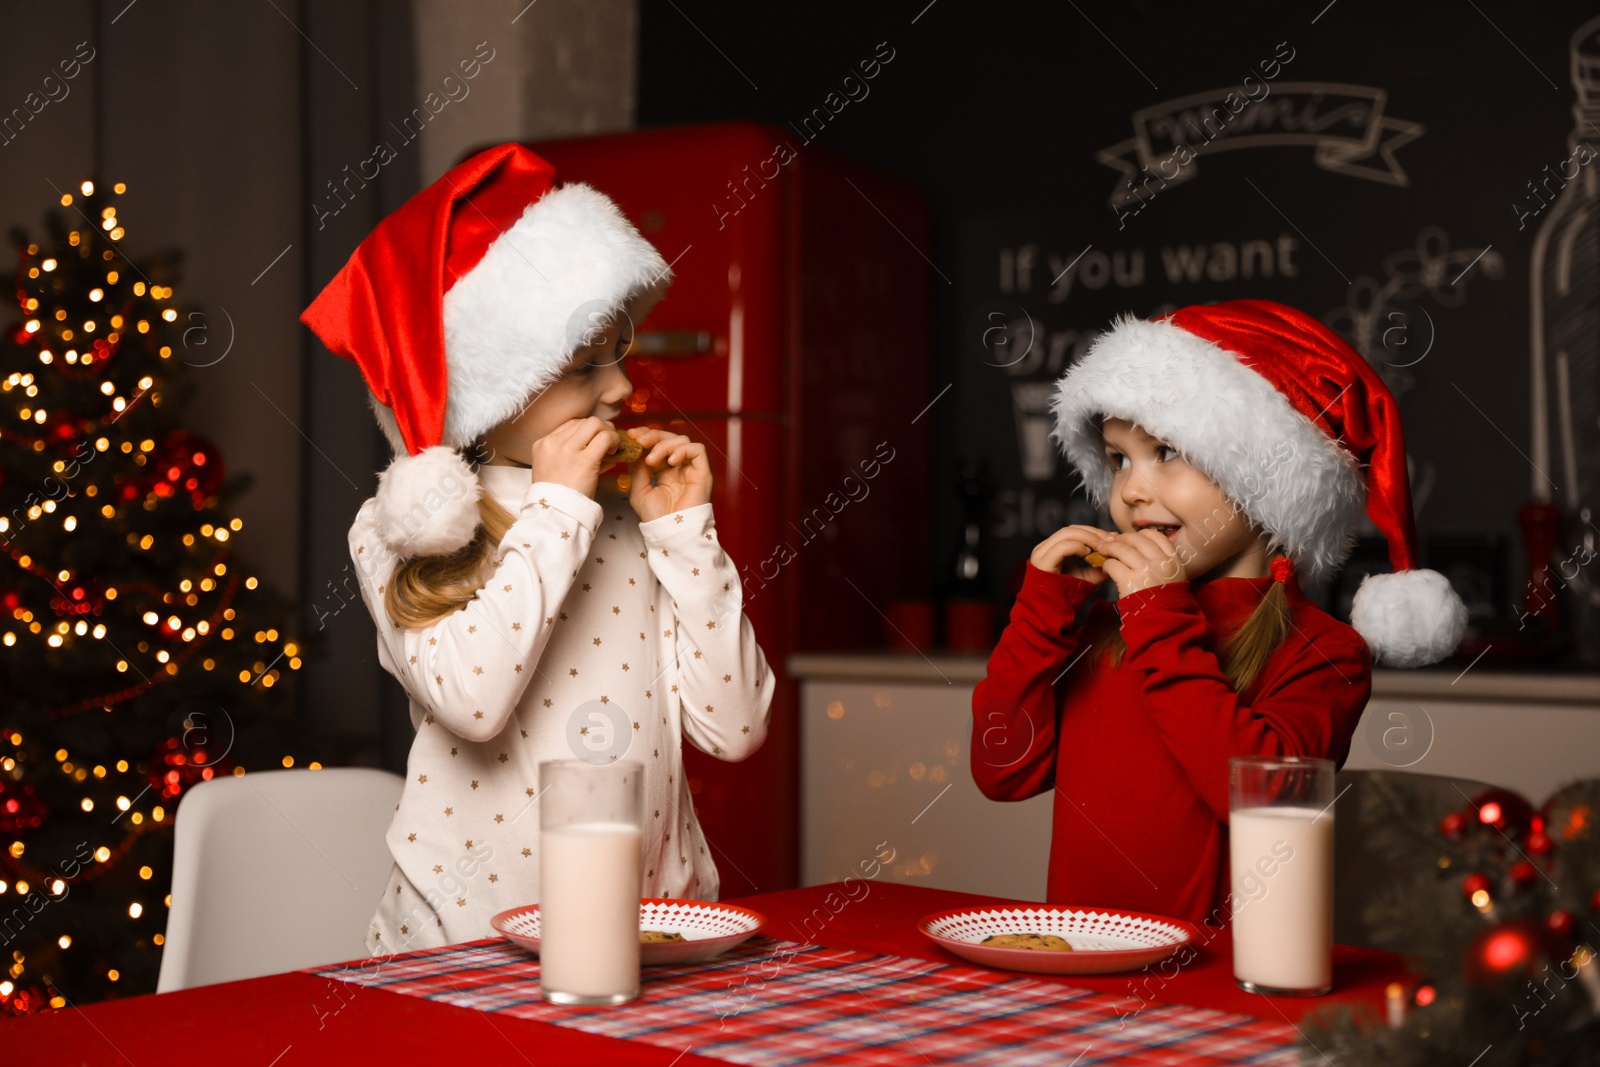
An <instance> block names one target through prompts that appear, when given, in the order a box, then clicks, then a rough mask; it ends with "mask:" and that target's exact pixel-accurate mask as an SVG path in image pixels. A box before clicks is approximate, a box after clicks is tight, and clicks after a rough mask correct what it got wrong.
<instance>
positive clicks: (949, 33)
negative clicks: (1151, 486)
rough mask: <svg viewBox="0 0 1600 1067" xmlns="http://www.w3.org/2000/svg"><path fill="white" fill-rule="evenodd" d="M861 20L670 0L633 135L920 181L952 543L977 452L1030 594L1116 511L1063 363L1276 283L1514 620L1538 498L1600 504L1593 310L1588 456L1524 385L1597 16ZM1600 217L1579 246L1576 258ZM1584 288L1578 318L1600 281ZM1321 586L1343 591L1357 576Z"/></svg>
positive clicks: (954, 5) (944, 0) (651, 37)
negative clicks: (1550, 232)
mask: <svg viewBox="0 0 1600 1067" xmlns="http://www.w3.org/2000/svg"><path fill="white" fill-rule="evenodd" d="M864 7H865V5H849V6H845V5H822V4H796V3H778V4H763V5H759V6H754V5H752V6H745V5H732V4H713V3H693V2H689V0H679V2H678V3H675V4H648V3H647V4H645V5H643V12H642V21H641V47H640V57H641V70H640V79H639V121H640V123H641V125H654V124H676V123H688V122H705V121H720V120H727V119H754V120H761V121H767V122H772V123H776V124H778V125H781V126H784V127H786V128H788V129H790V130H791V131H793V133H794V137H795V139H796V143H797V144H807V145H810V144H814V145H816V146H818V147H822V148H826V149H828V150H830V151H834V152H838V153H842V154H845V155H849V156H852V157H855V158H858V159H860V160H862V161H864V162H867V163H870V164H872V165H874V166H877V167H880V168H883V169H885V170H888V171H891V172H894V173H896V174H899V175H901V176H903V177H906V178H908V179H910V180H911V181H913V182H915V183H916V184H917V185H918V186H920V187H921V188H922V189H923V190H924V191H925V192H926V194H927V196H928V199H929V203H930V207H931V210H932V219H933V229H934V235H935V237H934V247H933V250H932V253H931V255H930V258H931V260H932V265H931V268H930V271H929V284H930V286H931V287H932V290H933V294H934V307H935V314H936V321H935V334H934V336H935V349H934V351H933V353H932V360H933V366H934V386H933V394H934V395H938V393H939V391H940V390H941V389H943V388H944V387H945V386H946V385H949V386H951V388H950V389H949V390H948V392H946V393H944V394H943V395H942V396H940V397H939V399H938V402H937V403H935V404H934V406H933V408H932V412H931V417H932V418H933V426H934V438H935V443H934V449H933V456H934V469H933V470H931V471H930V473H929V476H930V478H932V479H933V481H934V488H935V514H934V518H935V523H934V530H933V532H932V536H933V537H934V539H935V559H937V560H946V559H949V558H951V557H952V556H953V553H954V551H955V539H956V534H957V530H958V527H959V523H960V516H961V511H960V502H959V499H958V496H957V492H956V470H957V466H958V464H960V463H961V462H963V461H980V462H982V463H983V464H984V465H985V468H986V471H987V477H988V479H989V483H990V487H991V490H992V493H993V495H992V498H991V499H990V501H989V503H988V505H987V507H986V510H985V537H986V540H987V543H986V551H987V552H988V555H989V558H988V560H987V563H988V568H989V573H990V576H991V577H990V579H989V581H990V586H989V589H990V593H991V595H992V596H993V597H994V598H995V600H996V601H997V602H998V603H1000V604H1001V605H1002V606H1003V605H1004V602H1005V601H1006V599H1007V598H1008V588H1009V581H1010V580H1011V579H1013V578H1014V576H1015V574H1016V568H1017V567H1018V566H1019V564H1020V563H1021V561H1023V560H1024V559H1025V558H1026V556H1027V553H1028V552H1029V550H1030V549H1031V547H1032V546H1033V545H1034V544H1035V543H1037V542H1038V541H1039V540H1041V539H1042V538H1043V537H1044V536H1045V535H1047V534H1048V533H1050V532H1051V531H1053V530H1055V529H1056V528H1058V527H1059V526H1060V525H1061V524H1063V523H1065V522H1071V521H1096V520H1095V516H1094V514H1093V512H1092V511H1091V510H1090V509H1089V508H1088V505H1087V503H1086V502H1085V501H1084V500H1083V499H1082V498H1081V496H1075V494H1074V486H1075V485H1076V484H1077V481H1078V480H1077V478H1076V477H1075V476H1074V475H1072V474H1071V473H1070V472H1069V470H1068V468H1067V467H1066V466H1065V464H1064V463H1063V462H1062V461H1060V460H1059V459H1058V457H1057V456H1056V454H1055V453H1054V450H1053V449H1052V448H1051V447H1050V442H1049V441H1048V440H1047V439H1046V438H1045V434H1046V433H1047V431H1048V429H1049V424H1048V418H1047V415H1046V404H1047V400H1048V395H1049V390H1050V387H1051V385H1052V383H1053V382H1054V381H1055V380H1056V379H1057V378H1058V377H1059V375H1060V374H1061V373H1062V371H1063V369H1064V367H1065V366H1067V365H1068V364H1069V363H1070V361H1071V360H1072V359H1073V358H1075V356H1077V355H1078V354H1081V352H1082V351H1083V349H1084V346H1085V345H1087V344H1088V343H1089V341H1090V340H1092V338H1093V336H1094V334H1095V331H1096V330H1098V329H1101V328H1103V327H1104V326H1105V325H1107V324H1108V323H1109V321H1110V320H1111V319H1112V317H1113V316H1114V315H1116V314H1118V313H1121V312H1124V311H1129V312H1133V313H1134V314H1137V315H1140V316H1148V315H1151V314H1155V313H1157V312H1159V311H1161V310H1163V309H1167V308H1172V307H1177V306H1181V305H1184V304H1191V303H1203V302H1208V301H1215V300H1222V299H1229V298H1234V297H1241V296H1258V297H1266V298H1269V299H1274V300H1280V301H1283V302H1285V303H1288V304H1292V305H1294V306H1296V307H1299V308H1302V309H1304V310H1306V311H1308V312H1311V313H1312V314H1315V315H1317V316H1318V317H1320V318H1321V319H1322V320H1323V321H1325V322H1327V323H1329V324H1330V325H1332V326H1333V327H1334V328H1336V329H1338V330H1339V331H1340V332H1341V333H1343V334H1344V335H1345V336H1346V338H1347V339H1349V340H1350V341H1351V342H1352V343H1353V344H1355V345H1356V346H1357V347H1358V349H1359V350H1361V351H1362V352H1363V354H1365V355H1366V356H1367V357H1368V359H1369V360H1370V361H1371V362H1372V364H1373V365H1374V367H1375V368H1377V369H1378V371H1379V372H1380V374H1381V375H1382V376H1383V377H1384V378H1385V380H1386V381H1387V382H1388V383H1389V385H1390V387H1391V389H1393V391H1394V392H1395V393H1396V395H1397V396H1398V397H1399V400H1400V405H1401V410H1402V414H1403V419H1404V426H1405V433H1406V442H1407V452H1408V456H1409V462H1410V467H1411V473H1412V486H1413V502H1414V508H1415V512H1416V516H1417V525H1418V531H1419V534H1420V535H1421V536H1422V538H1423V541H1424V552H1425V559H1429V561H1430V562H1434V563H1436V564H1438V565H1441V566H1442V565H1445V564H1448V563H1450V562H1452V561H1454V560H1457V559H1466V560H1469V561H1473V560H1481V561H1482V562H1481V564H1479V565H1478V569H1479V570H1481V571H1482V572H1483V573H1482V574H1481V575H1478V576H1477V577H1476V579H1475V578H1474V576H1473V573H1472V568H1471V567H1467V568H1466V569H1463V570H1462V571H1460V572H1459V575H1458V577H1459V579H1460V581H1461V582H1462V583H1464V584H1468V585H1472V586H1473V588H1472V589H1471V590H1466V589H1464V590H1463V591H1464V592H1470V596H1469V599H1470V600H1472V601H1474V603H1475V615H1477V616H1480V617H1483V618H1486V617H1487V616H1488V615H1490V614H1495V615H1498V616H1499V617H1500V618H1501V620H1502V622H1504V621H1505V620H1506V619H1508V618H1509V620H1510V621H1511V622H1512V624H1513V625H1514V624H1515V620H1516V615H1517V609H1516V607H1515V605H1518V604H1520V602H1521V599H1522V592H1523V585H1524V581H1525V578H1526V564H1525V561H1524V559H1523V548H1522V544H1521V535H1520V529H1519V524H1518V519H1517V513H1518V509H1519V508H1521V507H1522V506H1523V505H1524V504H1526V503H1528V502H1529V501H1530V500H1532V499H1533V498H1534V495H1535V493H1536V492H1537V491H1540V490H1541V488H1542V490H1543V491H1545V492H1547V493H1548V495H1549V496H1550V497H1551V498H1552V499H1553V501H1554V502H1555V503H1557V504H1559V505H1562V506H1563V507H1566V506H1567V505H1568V504H1569V503H1570V502H1571V500H1570V497H1571V496H1572V495H1581V496H1582V497H1583V499H1585V500H1587V501H1588V502H1589V503H1590V504H1591V505H1594V506H1597V507H1600V494H1597V493H1596V492H1595V490H1596V488H1597V487H1596V486H1595V485H1594V484H1593V480H1592V479H1593V475H1592V474H1590V473H1587V472H1586V471H1585V470H1584V468H1583V463H1584V462H1585V461H1584V460H1583V459H1581V458H1580V459H1579V460H1578V461H1577V469H1576V470H1574V469H1571V466H1570V465H1571V463H1572V461H1571V459H1569V458H1568V457H1571V456H1572V455H1574V454H1582V453H1588V452H1593V453H1595V454H1600V448H1593V449H1586V448H1585V447H1584V444H1585V441H1591V442H1592V441H1593V440H1594V434H1595V433H1596V432H1597V430H1600V427H1597V426H1596V425H1595V422H1594V404H1595V402H1596V400H1597V399H1600V391H1597V390H1600V384H1597V382H1596V379H1595V375H1596V362H1597V355H1596V342H1595V337H1596V333H1600V322H1593V321H1590V322H1589V323H1588V325H1587V326H1583V327H1582V328H1581V329H1580V333H1581V334H1582V335H1583V336H1582V338H1581V340H1582V344H1581V345H1580V344H1578V343H1577V341H1573V345H1574V346H1575V348H1577V349H1581V350H1579V351H1575V354H1573V356H1572V357H1571V363H1570V365H1569V366H1568V367H1567V368H1566V369H1567V371H1568V377H1567V384H1568V387H1569V390H1570V392H1571V393H1572V394H1573V395H1572V396H1571V398H1570V399H1571V404H1572V410H1574V411H1576V412H1577V413H1578V414H1577V418H1578V423H1577V426H1576V431H1575V434H1574V440H1573V443H1572V446H1571V447H1570V448H1564V447H1563V444H1562V441H1561V439H1560V433H1559V432H1557V431H1558V429H1559V427H1558V426H1557V425H1556V423H1555V421H1552V424H1551V440H1552V442H1553V443H1552V444H1551V445H1550V446H1549V448H1548V449H1547V450H1546V451H1540V450H1539V449H1538V446H1536V445H1535V444H1534V442H1533V441H1532V436H1533V429H1534V420H1533V417H1532V414H1531V412H1532V409H1533V406H1534V405H1533V393H1532V386H1531V384H1530V382H1531V380H1532V373H1531V364H1530V326H1531V318H1530V264H1531V262H1532V261H1533V257H1534V250H1535V244H1536V239H1537V234H1538V233H1539V232H1540V229H1541V226H1544V227H1546V228H1547V229H1548V226H1549V225H1550V224H1551V223H1552V220H1554V221H1557V222H1559V221H1560V220H1555V219H1554V217H1555V215H1556V214H1557V213H1558V205H1557V204H1556V199H1557V196H1558V194H1559V193H1560V192H1561V189H1562V187H1563V186H1565V185H1567V184H1574V185H1579V186H1585V183H1586V188H1587V190H1588V192H1589V195H1590V196H1591V201H1590V202H1591V203H1592V202H1594V201H1593V200H1592V196H1593V191H1594V185H1595V174H1594V172H1595V170H1596V168H1595V167H1591V166H1589V165H1588V163H1589V158H1585V152H1584V148H1585V147H1586V145H1584V144H1583V143H1582V142H1581V140H1580V141H1579V142H1577V143H1576V144H1575V142H1573V141H1572V137H1573V136H1574V129H1575V125H1576V124H1577V122H1580V121H1581V122H1583V123H1585V125H1584V127H1582V128H1583V129H1584V130H1585V131H1586V136H1588V137H1589V138H1591V139H1592V141H1593V143H1594V144H1596V145H1600V126H1596V125H1593V124H1591V123H1589V119H1590V118H1591V117H1592V116H1591V115H1590V113H1588V112H1580V113H1578V114H1577V116H1576V117H1575V114H1574V102H1575V89H1574V85H1573V77H1572V71H1571V68H1572V61H1571V54H1570V53H1571V44H1572V37H1573V33H1574V31H1575V30H1577V29H1578V27H1579V26H1581V25H1583V24H1584V23H1585V22H1586V21H1587V20H1589V19H1592V18H1594V16H1595V15H1597V14H1600V9H1597V8H1596V7H1595V6H1594V5H1592V4H1577V3H1541V4H1539V5H1538V6H1537V14H1536V15H1535V14H1534V10H1535V9H1534V8H1531V7H1529V6H1528V5H1514V4H1508V3H1501V2H1490V0H1480V2H1478V3H1476V4H1465V5H1463V4H1457V3H1449V4H1444V3H1437V4H1436V3H1417V4H1404V5H1402V4H1393V3H1386V4H1377V3H1363V2H1359V0H1335V2H1334V3H1327V2H1326V0H1314V2H1312V3H1309V4H1282V3H1235V4H1176V3H1173V4H1165V3H1162V4H1157V3H1117V4H1090V3H1080V4H1077V5H1071V4H1063V5H1057V4H1043V3H1038V4H1017V3H985V4H981V5H980V4H971V3H960V2H957V0H937V2H935V3H932V4H929V3H927V2H926V0H916V2H914V3H909V4H893V5H872V6H871V7H870V8H869V9H866V10H863V8H864ZM885 54H891V55H892V58H891V59H890V60H889V61H887V62H884V63H882V64H881V66H879V67H878V68H877V70H876V75H875V76H874V77H872V78H871V79H866V78H864V77H862V76H861V69H862V68H861V67H860V66H859V64H860V63H861V62H862V61H864V60H872V59H874V58H876V59H878V60H880V61H881V60H882V59H883V56H884V55H885ZM1597 77H1600V75H1597ZM1575 147H1576V151H1575ZM1588 155H1589V156H1591V157H1592V155H1593V153H1592V152H1590V153H1588ZM1575 175H1576V176H1575ZM1570 195H1571V194H1569V199H1570ZM1560 210H1562V211H1565V210H1566V209H1560ZM812 221H813V224H825V220H812ZM1569 221H1570V220H1569ZM1562 224H1563V225H1565V224H1566V223H1562ZM1594 233H1595V230H1594V227H1593V226H1592V225H1591V226H1589V228H1588V229H1587V230H1582V231H1573V233H1572V234H1569V235H1568V237H1567V240H1568V243H1569V245H1571V246H1574V247H1576V251H1573V247H1569V248H1568V249H1567V252H1568V253H1569V258H1571V257H1575V258H1573V262H1574V263H1578V264H1579V265H1580V267H1581V265H1582V263H1583V262H1584V256H1585V255H1587V256H1588V257H1589V260H1588V261H1589V262H1592V260H1593V256H1594V248H1593V247H1592V246H1593V244H1594V241H1593V235H1594ZM1574 242H1575V245H1574ZM1585 242H1587V245H1585ZM1586 247H1587V252H1585V248H1586ZM1574 269H1578V268H1574ZM1567 281H1570V282H1572V283H1573V284H1574V285H1576V286H1577V288H1578V289H1579V290H1580V294H1579V295H1580V296H1582V297H1583V300H1584V303H1583V307H1584V308H1587V309H1588V310H1587V311H1586V312H1584V311H1583V309H1582V308H1580V309H1579V310H1580V315H1579V319H1577V320H1574V321H1579V322H1580V325H1581V323H1582V321H1585V320H1582V314H1589V315H1591V316H1592V314H1593V311H1594V309H1595V303H1596V301H1595V296H1594V289H1595V278H1594V277H1593V275H1592V274H1586V275H1581V276H1579V277H1576V278H1569V279H1567ZM1547 384H1549V382H1548V381H1547ZM1550 388H1551V395H1552V400H1551V403H1554V386H1553V385H1551V387H1550ZM934 395H930V396H927V397H920V398H919V397H907V398H906V402H907V404H908V409H914V408H919V407H921V406H922V404H924V403H926V402H928V401H929V400H933V399H934ZM1547 410H1548V408H1547ZM1551 419H1552V420H1554V419H1555V417H1554V416H1553V415H1552V416H1551ZM1535 467H1537V468H1538V469H1537V470H1536V469H1535ZM1580 490H1581V492H1580ZM890 521H892V517H891V518H890ZM1563 536H1564V537H1565V538H1566V539H1569V540H1570V539H1572V538H1574V537H1576V536H1577V533H1576V531H1571V530H1569V531H1567V532H1566V533H1564V535H1563ZM1375 548H1376V551H1377V554H1378V555H1379V556H1381V555H1382V549H1381V546H1375ZM1430 556H1431V557H1432V558H1429V557H1430ZM942 578H943V575H942V574H935V575H930V585H933V586H936V585H937V583H938V582H939V581H940V580H941V579H942ZM1314 592H1316V593H1317V595H1319V596H1322V597H1324V600H1325V602H1326V603H1328V604H1329V605H1330V606H1331V607H1334V608H1335V609H1337V607H1338V603H1337V599H1338V598H1337V595H1336V594H1337V590H1334V589H1330V590H1314Z"/></svg>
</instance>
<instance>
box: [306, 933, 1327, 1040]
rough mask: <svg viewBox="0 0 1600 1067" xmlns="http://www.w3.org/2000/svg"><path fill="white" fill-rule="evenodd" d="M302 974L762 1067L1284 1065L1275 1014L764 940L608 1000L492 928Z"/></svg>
mask: <svg viewBox="0 0 1600 1067" xmlns="http://www.w3.org/2000/svg"><path fill="white" fill-rule="evenodd" d="M304 973H307V974H315V975H320V976H323V977H326V978H330V979H336V980H339V981H342V982H348V983H354V984H357V985H361V986H370V987H374V988H379V989H387V990H389V991H390V992H394V993H404V994H407V995H409V996H414V997H424V998H426V999H429V1000H436V1001H442V1002H444V1003H446V1004H453V1005H455V1006H457V1007H462V1008H474V1009H477V1010H479V1011H484V1012H505V1013H506V1014H508V1015H512V1016H515V1017H517V1018H522V1019H533V1020H536V1021H538V1022H543V1023H549V1024H552V1025H554V1026H564V1027H570V1028H572V1029H576V1030H582V1031H584V1032H586V1033H591V1034H599V1035H604V1036H606V1037H617V1038H623V1039H626V1040H630V1041H640V1042H644V1043H647V1044H651V1045H659V1046H661V1047H662V1048H665V1049H669V1050H672V1051H673V1052H682V1051H685V1050H689V1051H693V1052H694V1053H695V1054H696V1055H699V1056H708V1057H711V1058H713V1059H721V1060H726V1061H728V1062H730V1063H745V1064H758V1065H762V1067H787V1065H791V1064H810V1063H824V1062H826V1063H845V1064H880V1065H891V1064H907V1065H921V1064H927V1063H934V1064H940V1063H961V1064H997V1065H999V1064H1004V1065H1006V1067H1025V1065H1030V1064H1041V1065H1042V1064H1071V1065H1072V1067H1088V1065H1089V1064H1099V1063H1129V1064H1151V1065H1153V1064H1163V1065H1178V1064H1184V1065H1199V1064H1238V1063H1251V1064H1283V1065H1290V1064H1295V1063H1298V1062H1299V1059H1298V1055H1297V1053H1296V1052H1295V1050H1294V1047H1293V1039H1294V1029H1293V1027H1292V1026H1290V1025H1287V1024H1285V1023H1276V1022H1263V1021H1262V1020H1259V1019H1254V1018H1251V1017H1249V1016H1246V1015H1236V1014H1232V1013H1230V1012H1222V1011H1213V1010H1210V1009H1205V1008H1193V1007H1187V1006H1185V1005H1181V1004H1156V1003H1152V1002H1150V1001H1148V1000H1144V1001H1141V1000H1139V999H1138V998H1136V997H1134V996H1130V995H1122V994H1112V993H1097V992H1093V991H1091V990H1086V989H1076V988H1073V987H1071V986H1066V985H1060V984H1057V983H1054V982H1042V981H1038V980H1036V979H1030V978H1025V977H1020V976H1019V977H1001V976H1000V975H998V974H997V973H996V972H994V971H988V970H983V969H981V968H977V967H967V966H960V965H954V964H947V963H936V962H933V961H929V960H916V959H908V958H905V957H902V956H888V955H868V954H865V953H861V952H851V951H846V950H842V949H827V948H820V947H818V946H816V945H801V944H796V943H794V942H791V941H777V940H772V939H769V938H753V939H751V940H750V941H747V942H745V944H743V945H741V946H740V947H739V948H737V949H735V950H734V951H733V952H730V953H728V954H726V955H724V956H721V957H719V958H717V959H715V960H711V961H709V962H707V963H699V964H688V965H683V966H674V967H650V968H647V969H646V970H645V972H644V984H643V992H642V995H641V996H640V998H639V999H638V1000H636V1001H633V1002H632V1003H629V1004H625V1005H622V1006H621V1007H616V1008H568V1007H561V1006H558V1005H555V1004H547V1003H545V1002H544V1001H543V1000H541V999H540V998H539V984H538V983H539V961H538V959H536V958H535V957H533V956H530V955H529V954H528V953H526V952H524V951H523V950H522V949H520V948H518V947H517V946H516V945H513V944H511V943H510V942H506V941H475V942H468V943H466V944H460V945H450V946H447V947H445V948H437V949H426V950H422V951H418V952H410V953H403V954H399V955H395V956H390V957H375V958H373V959H372V960H370V961H363V962H362V963H361V964H358V965H354V966H352V965H349V964H346V965H341V966H338V967H315V968H307V969H306V971H305V972H304ZM1141 1009H1142V1010H1141Z"/></svg>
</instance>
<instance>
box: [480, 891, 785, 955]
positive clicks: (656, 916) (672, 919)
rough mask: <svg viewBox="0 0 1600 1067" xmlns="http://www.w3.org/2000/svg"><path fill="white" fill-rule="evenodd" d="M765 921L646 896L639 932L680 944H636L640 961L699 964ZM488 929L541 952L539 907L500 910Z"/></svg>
mask: <svg viewBox="0 0 1600 1067" xmlns="http://www.w3.org/2000/svg"><path fill="white" fill-rule="evenodd" d="M766 923H767V919H766V916H764V915H762V914H761V913H760V912H758V911H752V910H750V909H749V908H741V907H739V906H738V905H737V904H713V903H710V902H707V901H704V900H656V899H654V898H646V899H644V900H641V901H639V929H641V930H660V931H663V932H664V933H669V934H682V935H683V940H682V941H664V942H659V943H656V944H651V945H640V946H639V962H640V963H642V964H645V965H651V964H659V963H700V962H702V961H704V960H709V959H711V958H713V957H715V956H720V955H722V954H723V953H724V952H727V951H728V950H729V949H731V948H733V947H734V946H735V945H738V944H741V943H743V942H745V941H747V940H749V939H750V938H752V937H754V936H755V935H756V934H757V933H758V932H760V930H761V928H762V927H763V926H765V925H766ZM489 925H490V926H493V927H494V928H495V929H496V930H498V931H499V932H500V934H501V935H502V936H504V937H506V938H507V939H509V940H511V941H514V942H516V943H517V944H519V945H521V946H522V947H523V948H525V949H527V950H528V951H529V952H532V953H533V954H534V955H535V956H537V955H538V954H539V905H537V904H526V905H524V906H522V907H520V908H512V909H510V910H509V911H502V912H501V913H500V914H498V915H496V916H495V917H494V918H492V919H490V920H489Z"/></svg>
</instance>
